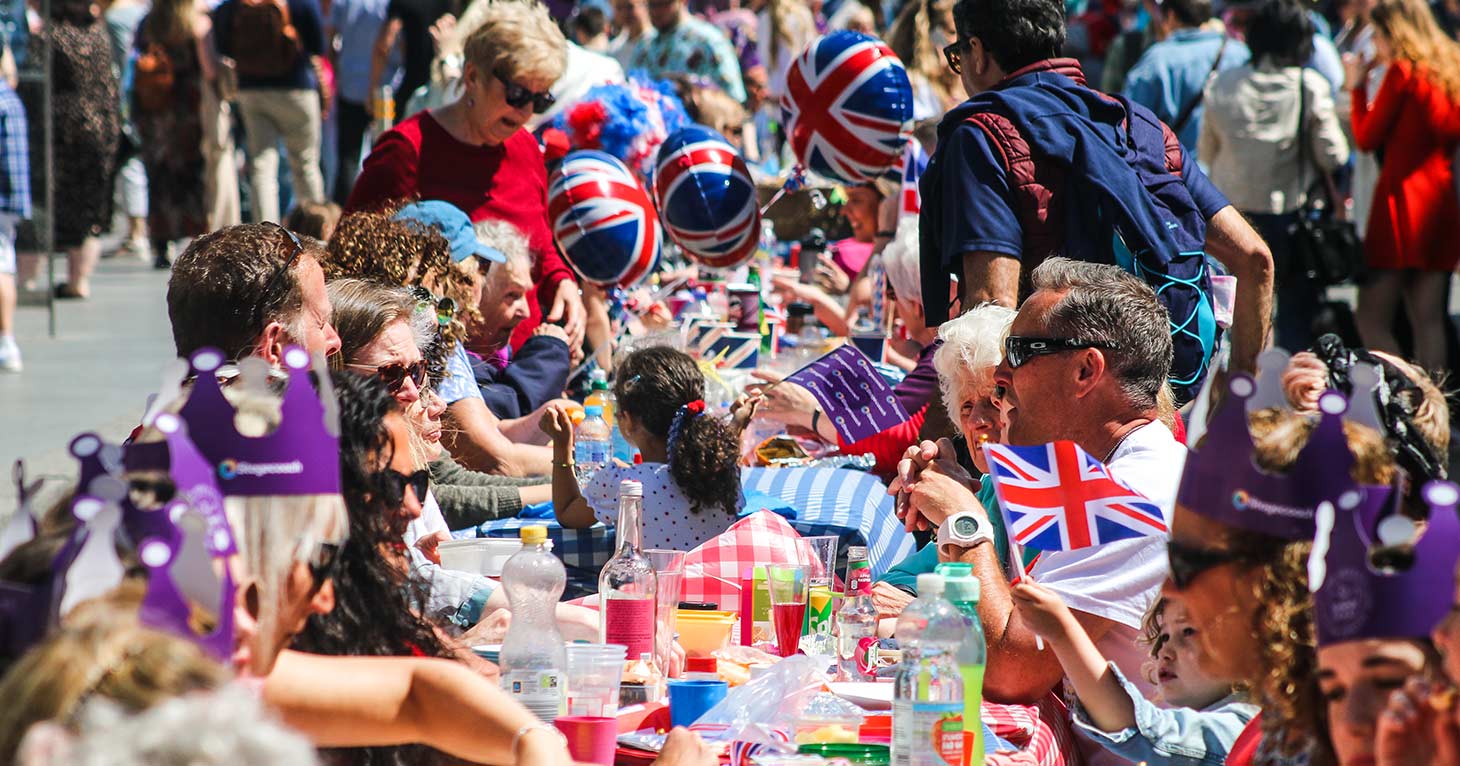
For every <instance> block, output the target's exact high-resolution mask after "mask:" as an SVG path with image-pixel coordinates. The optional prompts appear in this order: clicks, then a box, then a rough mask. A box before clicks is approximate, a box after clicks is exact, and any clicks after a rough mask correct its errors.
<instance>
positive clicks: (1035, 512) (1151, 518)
mask: <svg viewBox="0 0 1460 766" xmlns="http://www.w3.org/2000/svg"><path fill="white" fill-rule="evenodd" d="M984 454H985V455H986V456H987V457H988V464H989V477H990V478H991V479H992V480H993V482H994V492H995V494H997V495H998V498H999V506H1000V507H1002V508H1003V511H1004V523H1005V527H1006V528H1007V529H1008V530H1009V536H1010V538H1012V539H1013V541H1014V542H1015V543H1016V544H1018V545H1021V546H1025V547H1028V548H1035V549H1038V550H1042V551H1072V550H1076V549H1078V548H1088V547H1090V546H1093V545H1104V544H1105V543H1109V542H1114V541H1116V540H1127V539H1130V538H1135V537H1146V536H1150V535H1158V534H1166V533H1167V528H1166V518H1165V516H1164V515H1163V514H1162V513H1161V507H1160V506H1159V505H1157V504H1155V503H1153V502H1151V501H1150V500H1147V499H1146V498H1145V496H1143V495H1141V494H1140V493H1139V492H1136V491H1135V490H1133V489H1131V488H1130V487H1127V486H1126V485H1124V484H1122V483H1121V482H1120V481H1119V480H1117V479H1116V478H1115V477H1114V476H1111V474H1110V469H1109V468H1107V467H1106V466H1105V464H1104V463H1101V462H1100V461H1099V460H1096V459H1095V458H1093V457H1090V456H1089V455H1088V454H1086V453H1085V451H1084V450H1082V449H1080V448H1079V447H1078V446H1077V445H1076V444H1075V443H1074V442H1072V441H1057V442H1054V443H1052V444H1044V445H1041V446H1038V447H1010V446H1007V445H1002V444H985V445H984Z"/></svg>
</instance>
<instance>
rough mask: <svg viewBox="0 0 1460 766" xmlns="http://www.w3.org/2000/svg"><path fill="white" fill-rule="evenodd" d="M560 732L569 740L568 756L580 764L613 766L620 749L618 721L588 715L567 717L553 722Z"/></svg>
mask: <svg viewBox="0 0 1460 766" xmlns="http://www.w3.org/2000/svg"><path fill="white" fill-rule="evenodd" d="M553 725H554V726H556V727H558V731H561V732H562V733H563V736H565V737H567V738H568V754H569V755H571V756H573V760H575V761H578V762H579V763H596V764H600V766H613V754H614V750H615V749H617V747H618V719H617V718H595V717H592V716H586V715H566V716H561V717H559V718H558V719H557V720H555V721H553Z"/></svg>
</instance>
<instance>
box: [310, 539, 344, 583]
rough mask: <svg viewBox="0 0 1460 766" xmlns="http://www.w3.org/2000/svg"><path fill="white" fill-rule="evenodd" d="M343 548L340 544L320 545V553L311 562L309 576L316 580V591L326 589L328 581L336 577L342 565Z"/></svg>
mask: <svg viewBox="0 0 1460 766" xmlns="http://www.w3.org/2000/svg"><path fill="white" fill-rule="evenodd" d="M342 547H343V546H342V545H340V544H339V543H320V544H319V551H317V552H316V553H315V554H314V558H312V559H310V561H309V576H310V577H312V578H314V589H315V590H319V589H320V588H322V587H324V583H325V581H326V580H329V579H331V578H333V577H334V576H335V570H336V569H338V568H339V565H340V549H341V548H342Z"/></svg>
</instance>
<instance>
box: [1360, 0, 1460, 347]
mask: <svg viewBox="0 0 1460 766" xmlns="http://www.w3.org/2000/svg"><path fill="white" fill-rule="evenodd" d="M1370 18H1371V20H1372V22H1373V27H1374V37H1373V43H1374V50H1375V53H1376V55H1375V57H1374V58H1372V59H1359V58H1357V57H1354V56H1350V57H1349V58H1348V59H1347V60H1346V61H1345V64H1346V68H1347V73H1346V75H1347V77H1346V81H1347V82H1348V83H1350V84H1351V87H1352V90H1353V112H1352V115H1351V119H1352V122H1353V132H1354V143H1355V144H1357V145H1358V147H1359V148H1360V149H1363V150H1366V151H1380V150H1382V151H1383V153H1384V159H1383V162H1382V164H1381V168H1380V171H1379V181H1378V184H1377V185H1376V186H1375V188H1374V201H1373V206H1372V208H1371V210H1370V215H1369V220H1368V228H1367V230H1366V231H1365V233H1364V250H1365V254H1366V260H1367V262H1368V267H1369V274H1368V278H1367V280H1366V282H1365V284H1363V285H1361V286H1360V287H1359V304H1358V324H1359V331H1360V333H1362V335H1363V339H1364V345H1366V346H1368V347H1370V348H1372V349H1375V350H1381V351H1388V352H1390V353H1401V351H1400V348H1399V343H1398V341H1397V340H1396V339H1395V337H1394V333H1393V327H1392V323H1393V320H1394V315H1395V312H1396V311H1397V310H1398V309H1399V307H1400V306H1403V307H1404V310H1405V313H1406V314H1407V316H1408V317H1409V324H1410V326H1411V327H1412V328H1414V349H1413V358H1414V359H1415V360H1416V361H1418V362H1419V364H1420V365H1422V366H1424V367H1426V368H1429V369H1435V370H1437V369H1442V368H1443V367H1444V366H1445V338H1444V334H1443V333H1442V332H1441V331H1440V329H1439V328H1440V326H1441V324H1442V322H1444V320H1445V306H1444V301H1445V294H1446V289H1445V288H1446V286H1447V285H1448V284H1449V280H1450V274H1451V273H1452V272H1453V271H1454V270H1455V266H1456V263H1457V261H1460V251H1457V250H1456V249H1455V241H1456V239H1457V238H1460V200H1457V197H1456V190H1455V171H1454V168H1453V165H1452V159H1453V157H1454V155H1455V149H1456V146H1457V145H1460V45H1457V44H1456V42H1455V41H1454V40H1451V39H1450V38H1448V37H1446V36H1445V34H1444V33H1443V32H1442V31H1441V30H1440V28H1439V26H1438V25H1437V24H1436V23H1435V19H1434V16H1433V14H1432V12H1431V11H1430V8H1429V6H1428V5H1427V4H1426V3H1425V2H1424V0H1379V2H1378V3H1376V4H1375V5H1374V7H1373V10H1372V11H1370ZM1379 64H1386V65H1387V67H1388V68H1387V71H1385V73H1384V79H1383V82H1382V83H1381V84H1380V86H1379V93H1378V95H1377V96H1375V97H1374V101H1373V103H1372V104H1370V103H1369V94H1368V79H1369V72H1370V71H1371V70H1372V69H1373V68H1374V67H1375V66H1377V65H1379Z"/></svg>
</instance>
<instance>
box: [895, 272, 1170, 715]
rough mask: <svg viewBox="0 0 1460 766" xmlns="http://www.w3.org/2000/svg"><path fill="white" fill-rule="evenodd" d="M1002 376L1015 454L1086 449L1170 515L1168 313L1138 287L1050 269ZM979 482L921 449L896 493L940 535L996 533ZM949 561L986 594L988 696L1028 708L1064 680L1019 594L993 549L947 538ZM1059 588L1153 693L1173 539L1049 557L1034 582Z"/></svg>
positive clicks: (1010, 346) (912, 517)
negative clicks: (967, 516)
mask: <svg viewBox="0 0 1460 766" xmlns="http://www.w3.org/2000/svg"><path fill="white" fill-rule="evenodd" d="M1031 279H1032V284H1033V289H1034V292H1033V293H1032V294H1031V295H1030V296H1029V299H1028V300H1026V301H1025V302H1024V305H1023V306H1022V307H1020V309H1019V313H1018V315H1017V316H1015V318H1014V322H1013V324H1012V325H1010V327H1009V335H1008V337H1007V338H1006V339H1005V342H1004V359H1003V361H1002V362H1001V363H1000V364H999V366H998V368H996V369H995V371H994V383H995V385H996V386H998V390H999V391H1000V397H1001V408H1002V409H1003V410H1004V416H1005V418H1006V421H1007V426H1008V431H1007V433H1008V438H1007V443H1008V444H1011V445H1015V446H1033V445H1040V444H1046V443H1049V442H1053V441H1057V440H1070V441H1073V442H1075V443H1076V444H1078V445H1079V446H1080V448H1081V449H1083V450H1084V451H1085V452H1087V453H1089V454H1090V455H1092V456H1093V457H1095V458H1096V459H1098V460H1100V461H1102V462H1103V463H1105V464H1106V465H1107V466H1109V468H1110V471H1111V473H1112V474H1114V475H1115V476H1116V477H1117V478H1118V479H1120V480H1121V481H1122V482H1125V483H1126V484H1127V485H1129V486H1130V487H1131V488H1132V489H1134V490H1136V491H1137V492H1140V493H1141V494H1143V495H1145V496H1146V497H1147V498H1149V499H1150V500H1152V501H1153V502H1156V503H1158V504H1160V506H1161V507H1162V508H1171V507H1172V506H1173V505H1174V503H1175V498H1176V489H1177V483H1178V481H1179V480H1180V477H1181V469H1182V465H1183V463H1184V462H1185V459H1186V448H1185V447H1183V446H1182V445H1181V444H1180V443H1178V442H1177V441H1176V439H1175V438H1174V437H1173V436H1172V435H1171V431H1170V429H1168V428H1167V426H1166V424H1165V423H1163V422H1162V420H1161V419H1160V412H1159V410H1160V405H1158V401H1159V400H1160V399H1161V398H1162V394H1161V390H1162V388H1163V387H1164V386H1165V385H1166V376H1167V374H1168V372H1169V369H1170V366H1171V353H1172V352H1171V338H1170V334H1169V333H1168V332H1167V329H1166V327H1167V314H1166V310H1165V309H1164V308H1163V307H1162V306H1161V304H1160V303H1159V302H1158V301H1157V300H1156V295H1155V293H1154V292H1153V291H1152V290H1151V288H1150V287H1149V286H1147V285H1146V284H1145V283H1144V282H1143V281H1141V280H1140V279H1138V278H1136V277H1134V276H1131V275H1129V274H1127V273H1125V272H1124V271H1122V270H1121V269H1120V268H1118V267H1116V266H1109V265H1102V264H1093V263H1085V262H1079V261H1072V260H1069V259H1066V258H1050V259H1048V260H1046V261H1045V262H1044V263H1042V264H1040V266H1039V267H1038V268H1036V269H1035V270H1034V271H1033V273H1032V274H1031ZM978 488H979V483H978V482H977V481H976V480H974V479H973V478H971V477H970V476H969V474H968V473H967V472H965V471H964V470H963V469H962V468H960V467H959V466H958V464H957V462H956V461H955V459H954V457H953V454H952V444H951V443H948V442H946V441H945V442H940V443H938V444H933V443H931V442H923V443H922V444H920V445H918V446H916V447H914V448H912V449H910V450H909V451H908V454H907V456H906V457H905V458H904V460H903V461H902V462H901V464H899V466H898V478H897V480H896V481H894V482H893V485H892V487H891V489H890V490H889V491H891V492H900V493H902V494H901V498H902V500H903V502H900V503H899V506H900V508H899V513H901V514H904V515H905V516H906V517H907V521H908V522H909V523H910V524H916V525H920V526H937V525H940V524H943V523H944V522H945V521H946V520H947V519H948V518H949V517H950V516H952V515H954V514H957V513H961V512H970V513H972V514H973V515H974V516H975V519H976V520H977V521H978V523H979V526H980V528H987V526H986V525H987V524H988V514H989V513H997V512H998V511H997V509H986V508H985V507H984V506H983V505H981V504H980V503H979V502H978V501H977V499H976V498H975V496H974V491H975V490H977V489H978ZM939 541H940V550H939V554H940V558H942V559H943V560H945V561H961V562H965V563H968V564H972V565H973V568H974V574H975V576H977V577H978V579H979V581H980V583H981V585H982V598H981V600H980V602H979V607H978V611H979V617H980V619H981V621H982V622H983V627H984V632H985V634H986V636H987V638H988V651H989V662H988V673H987V675H986V676H985V677H984V689H985V692H986V694H987V695H988V697H989V699H992V700H995V701H998V702H1005V703H1030V702H1033V701H1035V700H1037V699H1039V698H1040V697H1042V696H1044V695H1045V694H1046V693H1048V692H1049V691H1050V690H1051V689H1053V688H1054V687H1055V685H1056V684H1057V683H1059V681H1060V679H1061V677H1062V676H1063V670H1062V669H1061V668H1060V664H1059V661H1058V660H1057V659H1056V658H1055V656H1054V654H1053V652H1049V651H1046V650H1044V649H1043V648H1041V646H1040V645H1039V644H1038V642H1037V641H1036V637H1035V632H1034V630H1033V629H1032V628H1031V627H1030V626H1029V625H1028V624H1027V623H1025V622H1024V620H1023V618H1022V617H1021V615H1020V614H1019V612H1018V610H1016V609H1015V608H1014V601H1013V599H1012V596H1011V595H1010V587H1009V579H1008V578H1007V577H1006V576H1005V574H1004V571H1003V569H1002V568H1001V567H1002V564H1003V562H1001V561H1000V559H999V556H998V554H997V553H995V546H994V545H993V544H992V540H991V539H989V538H987V537H983V536H980V535H974V536H972V537H971V538H970V537H968V536H966V535H952V534H949V532H948V531H947V530H942V531H940V534H939ZM1029 574H1030V576H1031V577H1032V578H1033V579H1034V580H1035V581H1037V582H1039V583H1040V584H1041V585H1044V586H1045V587H1047V588H1049V589H1051V590H1053V591H1055V592H1056V593H1058V594H1059V595H1060V597H1061V598H1062V599H1064V601H1065V603H1066V604H1068V605H1069V607H1070V608H1071V609H1072V610H1073V611H1074V613H1075V616H1076V618H1077V619H1079V621H1080V624H1081V625H1082V626H1084V628H1085V630H1086V632H1088V633H1089V634H1090V637H1091V638H1092V639H1094V640H1095V643H1096V645H1097V646H1099V647H1100V649H1101V651H1102V652H1103V653H1104V654H1105V656H1106V657H1108V658H1110V659H1111V661H1113V662H1115V663H1116V665H1117V666H1118V667H1119V668H1120V669H1121V671H1122V672H1123V673H1124V674H1125V676H1126V678H1127V679H1129V680H1130V681H1132V682H1133V683H1135V684H1136V685H1137V686H1141V687H1142V690H1143V691H1146V692H1149V691H1150V689H1149V688H1148V686H1149V685H1148V683H1147V681H1146V678H1145V676H1144V674H1142V673H1141V672H1140V671H1141V664H1142V662H1143V661H1144V659H1145V652H1144V651H1143V650H1142V648H1141V647H1140V646H1139V645H1138V644H1137V640H1136V639H1137V636H1138V635H1139V630H1140V626H1141V620H1142V617H1143V616H1144V614H1145V612H1146V609H1147V608H1148V607H1149V606H1150V604H1151V603H1152V602H1153V601H1154V600H1155V599H1156V597H1157V596H1158V594H1159V591H1160V588H1161V583H1162V582H1163V581H1164V580H1165V579H1166V576H1167V564H1166V540H1165V538H1164V537H1145V538H1138V539H1134V540H1121V541H1117V542H1113V543H1108V544H1106V545H1103V546H1099V547H1095V548H1084V549H1080V550H1075V551H1063V552H1055V553H1043V554H1041V555H1040V557H1039V559H1038V561H1037V562H1035V564H1034V565H1033V568H1032V569H1031V570H1030V572H1029Z"/></svg>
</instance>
